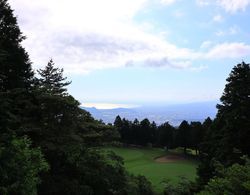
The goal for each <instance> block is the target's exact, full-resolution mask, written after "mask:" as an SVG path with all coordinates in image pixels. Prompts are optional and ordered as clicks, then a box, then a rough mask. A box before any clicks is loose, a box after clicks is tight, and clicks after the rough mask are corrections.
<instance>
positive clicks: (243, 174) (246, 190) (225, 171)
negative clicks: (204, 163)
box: [199, 159, 250, 195]
mask: <svg viewBox="0 0 250 195" xmlns="http://www.w3.org/2000/svg"><path fill="white" fill-rule="evenodd" d="M245 160H246V162H245V164H243V165H240V164H237V163H236V164H233V165H232V166H230V167H228V168H225V167H223V166H222V165H221V164H218V165H217V167H216V169H217V172H218V173H217V176H215V177H214V178H212V179H210V181H209V182H208V184H207V185H206V186H205V189H204V190H203V191H201V192H200V193H199V195H213V194H241V195H247V194H250V161H249V159H245Z"/></svg>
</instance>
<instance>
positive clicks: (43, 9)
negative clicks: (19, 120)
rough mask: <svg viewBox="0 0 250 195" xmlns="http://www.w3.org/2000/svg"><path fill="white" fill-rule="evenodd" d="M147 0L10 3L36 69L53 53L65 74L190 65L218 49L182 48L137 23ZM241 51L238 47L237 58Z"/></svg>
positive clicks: (17, 0)
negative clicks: (195, 49)
mask: <svg viewBox="0 0 250 195" xmlns="http://www.w3.org/2000/svg"><path fill="white" fill-rule="evenodd" d="M147 1H148V0H133V1H128V0H106V1H105V2H104V1H99V0H91V1H89V0H71V1H70V2H69V1H68V0H60V4H59V3H58V2H59V1H58V0H43V1H39V0H34V1H28V0H11V1H10V3H11V5H12V7H13V8H14V9H15V10H16V11H15V13H16V14H17V15H18V19H19V22H20V26H21V28H22V30H23V31H24V34H25V35H27V37H28V39H27V40H26V41H25V42H24V46H25V47H26V48H27V51H28V52H29V54H30V57H31V60H32V61H33V62H34V65H35V68H40V67H43V66H45V65H46V63H47V61H48V60H49V59H50V58H51V57H52V58H53V59H54V61H55V63H56V64H57V65H58V66H60V67H63V68H64V69H65V71H66V72H69V73H77V74H82V73H88V72H90V71H94V70H98V69H105V68H118V67H125V66H148V67H170V68H177V69H191V68H192V61H193V60H199V59H204V58H205V57H210V56H213V53H216V52H217V50H216V48H214V50H213V51H210V52H209V54H206V53H204V52H200V51H194V50H192V49H189V48H181V47H177V46H176V45H174V44H172V43H169V42H168V41H166V40H165V38H164V37H163V36H162V35H161V34H152V33H149V32H148V29H147V28H148V27H147V28H146V29H145V28H144V27H145V25H144V24H142V25H141V26H140V25H138V24H135V23H134V22H133V17H134V16H135V15H136V14H137V13H138V12H139V11H140V10H141V9H142V8H143V7H144V6H145V4H146V3H147ZM147 26H148V25H147ZM206 44H208V43H206ZM240 44H241V46H242V43H240ZM243 46H245V47H246V46H247V45H243ZM203 47H205V43H204V45H203ZM207 47H208V45H207ZM230 51H231V52H232V53H233V52H234V51H235V50H230ZM243 54H244V53H243ZM239 55H240V53H238V52H237V51H236V55H234V54H233V55H232V56H239ZM219 56H222V57H223V56H224V55H219ZM226 57H227V56H226Z"/></svg>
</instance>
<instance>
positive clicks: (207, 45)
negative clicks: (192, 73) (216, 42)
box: [200, 41, 212, 49]
mask: <svg viewBox="0 0 250 195" xmlns="http://www.w3.org/2000/svg"><path fill="white" fill-rule="evenodd" d="M211 45H212V42H211V41H204V42H202V44H201V46H200V48H201V49H205V48H208V47H210V46H211Z"/></svg>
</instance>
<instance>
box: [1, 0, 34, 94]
mask: <svg viewBox="0 0 250 195" xmlns="http://www.w3.org/2000/svg"><path fill="white" fill-rule="evenodd" d="M24 39H25V37H24V36H23V35H22V33H21V31H20V29H19V27H18V25H17V19H16V17H14V16H13V11H12V10H11V8H10V6H9V4H8V3H7V0H0V51H2V52H1V53H2V55H1V60H0V73H1V80H2V82H1V85H2V86H1V87H0V88H2V90H3V91H6V90H11V89H15V88H29V87H30V84H31V83H32V79H33V71H32V69H31V62H30V60H29V56H28V54H27V52H26V51H25V50H24V48H23V47H22V46H21V42H22V41H23V40H24Z"/></svg>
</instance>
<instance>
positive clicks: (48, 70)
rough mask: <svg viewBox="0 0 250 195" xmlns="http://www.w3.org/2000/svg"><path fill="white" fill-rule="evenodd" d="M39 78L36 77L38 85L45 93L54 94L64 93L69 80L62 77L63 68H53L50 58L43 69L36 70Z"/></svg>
mask: <svg viewBox="0 0 250 195" xmlns="http://www.w3.org/2000/svg"><path fill="white" fill-rule="evenodd" d="M38 73H39V75H40V77H41V78H40V79H38V82H39V85H40V86H41V87H42V89H44V90H45V91H46V92H47V93H52V94H54V95H56V94H58V95H60V94H61V95H63V94H64V93H66V91H67V89H66V88H64V87H66V86H68V85H69V84H70V83H71V82H69V81H65V80H67V77H63V69H59V68H55V64H54V62H53V60H52V59H51V60H50V61H49V62H48V64H47V66H46V67H45V69H44V70H42V69H40V70H38Z"/></svg>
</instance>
